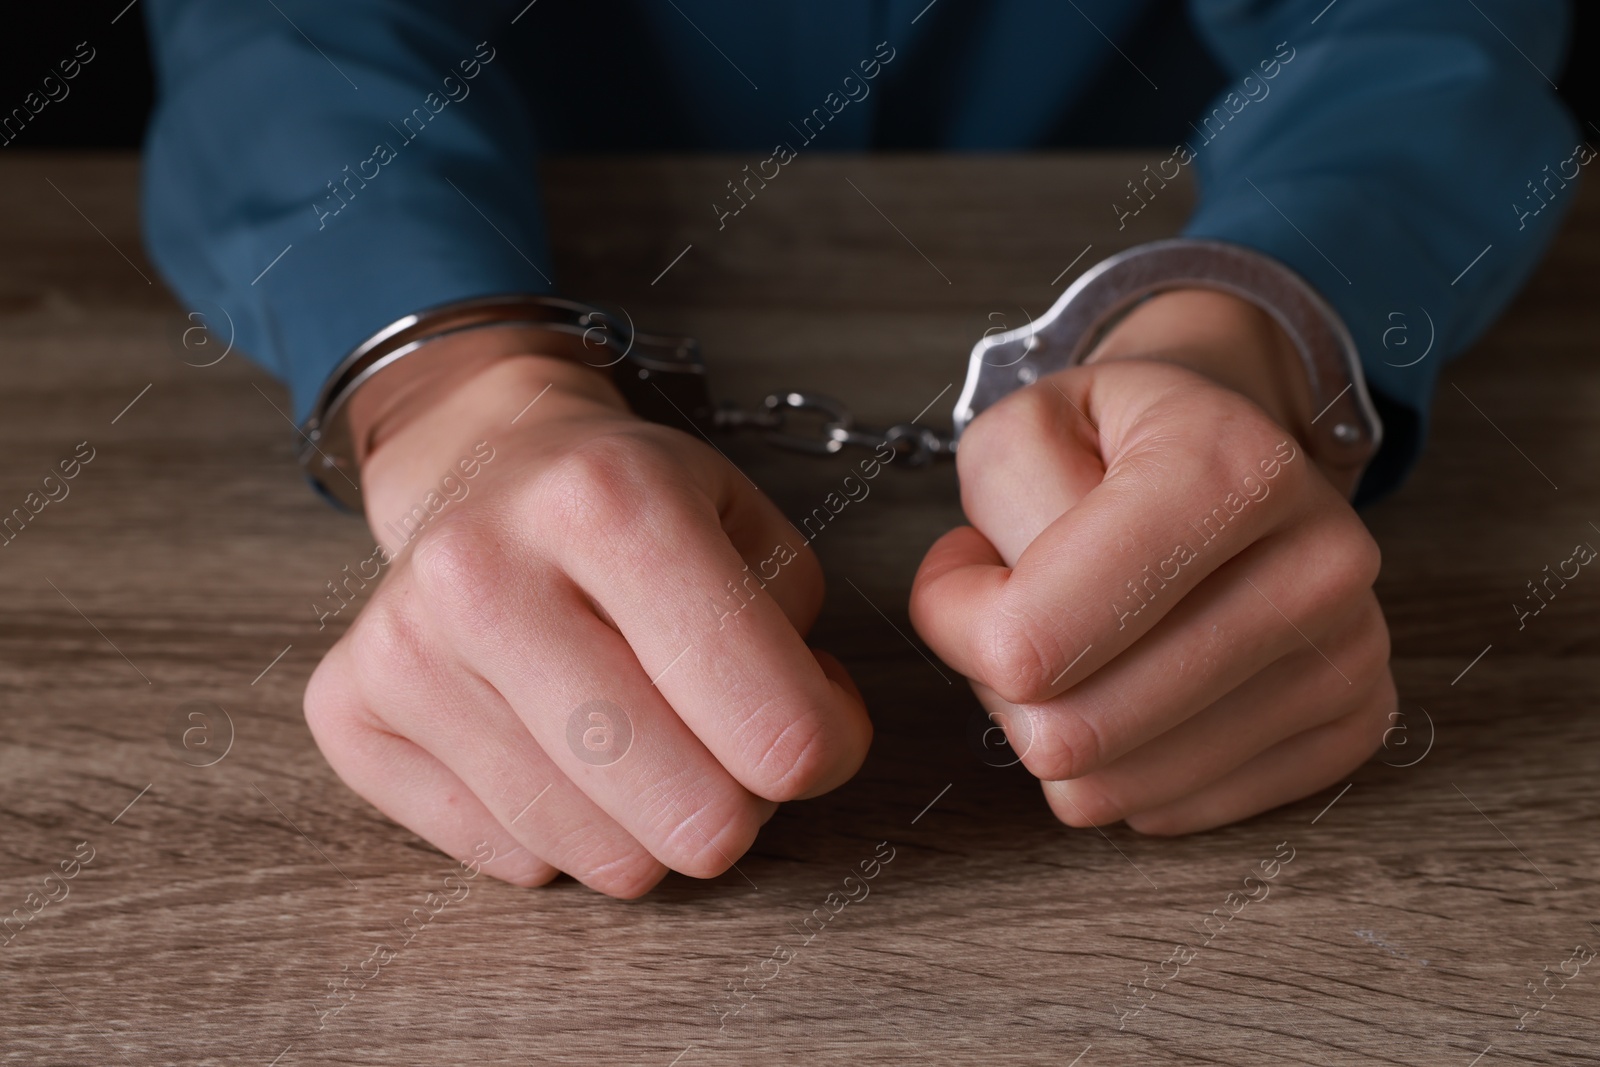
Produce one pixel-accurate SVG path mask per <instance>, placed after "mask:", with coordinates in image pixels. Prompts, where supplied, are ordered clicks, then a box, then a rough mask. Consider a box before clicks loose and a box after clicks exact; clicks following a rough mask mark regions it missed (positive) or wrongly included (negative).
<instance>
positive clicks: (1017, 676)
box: [974, 613, 1056, 704]
mask: <svg viewBox="0 0 1600 1067" xmlns="http://www.w3.org/2000/svg"><path fill="white" fill-rule="evenodd" d="M1039 635H1040V629H1039V627H1038V626H1037V625H1035V624H1034V623H1032V622H1031V621H1029V620H1027V619H1024V618H1019V617H1017V616H1015V615H1011V614H1009V613H1008V614H1001V615H996V616H995V617H994V618H993V619H992V620H991V621H990V622H989V623H988V624H987V625H986V626H984V627H983V628H982V630H981V631H980V638H979V644H978V647H977V648H976V649H975V650H974V651H975V653H976V658H977V663H976V667H977V670H978V680H979V681H981V682H983V684H985V685H987V686H988V687H989V688H990V689H993V690H994V691H995V692H996V693H998V694H1000V697H1001V699H1003V700H1005V701H1007V702H1009V703H1012V704H1029V703H1033V702H1034V701H1038V700H1042V699H1044V698H1045V697H1046V696H1047V695H1048V692H1049V688H1050V679H1051V678H1052V677H1054V675H1053V674H1052V672H1051V669H1050V665H1051V664H1052V663H1053V662H1054V660H1055V658H1056V650H1055V649H1054V648H1053V647H1052V648H1050V649H1048V650H1047V649H1045V648H1044V647H1042V644H1041V642H1040V640H1039Z"/></svg>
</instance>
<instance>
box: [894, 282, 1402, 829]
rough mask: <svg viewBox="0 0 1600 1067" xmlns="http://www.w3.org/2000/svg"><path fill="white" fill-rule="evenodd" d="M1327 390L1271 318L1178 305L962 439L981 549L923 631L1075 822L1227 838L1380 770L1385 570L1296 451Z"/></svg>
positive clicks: (946, 584) (986, 418) (930, 611)
mask: <svg viewBox="0 0 1600 1067" xmlns="http://www.w3.org/2000/svg"><path fill="white" fill-rule="evenodd" d="M1305 390H1306V386H1305V383H1304V378H1303V376H1302V373H1301V372H1300V371H1299V369H1298V366H1297V364H1296V363H1295V356H1294V354H1293V352H1292V350H1290V349H1289V348H1288V342H1287V339H1286V338H1284V337H1283V336H1282V335H1281V334H1279V333H1278V331H1277V328H1276V327H1275V326H1274V325H1272V324H1271V322H1270V320H1268V319H1267V318H1266V316H1265V315H1263V314H1262V313H1261V312H1259V311H1257V310H1256V309H1254V308H1253V307H1251V306H1250V305H1247V304H1245V303H1243V302H1241V301H1238V300H1236V299H1235V298H1233V297H1229V296H1223V295H1221V294H1215V293H1204V292H1198V291H1194V292H1180V293H1172V294H1167V295H1165V296H1162V297H1158V298H1155V299H1153V300H1150V301H1147V302H1146V303H1145V304H1144V305H1142V306H1141V308H1140V309H1139V310H1138V311H1136V312H1134V313H1133V314H1132V315H1130V316H1129V317H1128V318H1127V319H1126V320H1124V322H1123V324H1122V325H1121V326H1119V327H1118V329H1117V330H1116V331H1115V332H1114V333H1112V334H1111V335H1110V336H1109V337H1108V338H1107V340H1106V341H1105V342H1104V343H1103V344H1102V346H1101V347H1100V348H1099V349H1098V350H1097V351H1096V353H1095V354H1094V355H1093V357H1092V358H1091V360H1090V362H1089V363H1088V364H1087V365H1085V366H1081V367H1076V368H1073V369H1070V370H1066V371H1062V372H1060V373H1058V374H1054V375H1051V376H1048V377H1045V378H1043V379H1041V380H1040V381H1038V382H1037V383H1035V384H1033V385H1032V386H1030V387H1029V388H1027V389H1024V390H1022V391H1020V392H1017V393H1014V394H1012V395H1011V396H1009V397H1007V398H1006V399H1005V400H1004V401H1002V402H1001V403H999V404H997V405H995V406H994V407H993V408H991V409H990V410H988V411H987V412H985V413H984V414H983V415H981V416H980V417H979V418H978V419H976V420H975V421H974V422H973V423H972V425H971V426H970V427H969V428H968V429H967V431H966V433H965V434H964V435H963V437H962V439H961V447H960V451H959V452H958V453H957V466H958V470H959V473H960V478H961V500H962V506H963V509H964V510H965V512H966V515H967V518H968V520H969V521H970V522H971V524H972V525H971V526H966V527H961V528H958V529H956V530H953V531H951V532H950V533H948V534H946V535H945V536H944V537H943V538H941V539H940V540H939V541H938V542H937V543H936V544H935V545H934V546H933V548H932V549H931V550H930V551H929V552H928V555H927V558H926V559H925V560H924V561H923V564H922V567H921V570H920V571H919V573H918V575H917V578H916V582H915V586H914V588H913V592H912V599H911V616H912V621H913V622H914V623H915V625H916V627H917V630H918V631H919V632H920V633H921V634H922V636H923V638H924V639H925V640H926V641H927V642H928V644H929V646H930V647H932V648H933V649H934V650H935V651H936V652H937V653H938V654H939V655H940V656H942V657H943V658H944V659H945V660H946V661H947V662H948V663H950V664H951V665H952V666H953V667H955V668H956V669H957V670H959V671H961V672H962V673H963V674H965V675H966V676H967V677H968V678H969V679H970V680H971V683H972V687H973V689H974V691H975V692H976V694H977V696H978V699H979V701H980V702H981V703H982V705H983V707H984V708H985V709H986V710H987V711H988V712H989V714H990V716H991V718H993V719H994V720H995V721H996V722H997V723H999V724H1000V725H1001V726H1003V727H1004V728H1005V730H1006V733H1007V737H1008V739H1009V741H1010V743H1011V745H1012V746H1013V747H1014V749H1015V751H1016V752H1017V753H1018V755H1019V756H1020V758H1021V761H1022V763H1023V765H1024V766H1026V767H1027V768H1028V770H1029V771H1031V772H1032V773H1033V774H1034V775H1036V776H1037V777H1038V778H1040V779H1042V780H1043V787H1044V792H1045V796H1046V798H1047V800H1048V802H1049V804H1050V806H1051V808H1052V809H1053V810H1054V812H1055V813H1056V815H1057V816H1058V817H1059V818H1060V819H1061V820H1062V821H1064V822H1066V823H1068V824H1070V825H1073V826H1090V825H1101V824H1104V823H1110V822H1116V821H1118V820H1124V821H1126V822H1127V823H1128V824H1129V825H1130V826H1132V827H1133V828H1134V829H1136V830H1140V831H1144V832H1147V833H1155V834H1174V833H1184V832H1187V831H1193V830H1203V829H1207V828H1209V827H1214V826H1217V825H1220V824H1222V823H1227V822H1231V821H1233V820H1236V819H1241V818H1244V817H1246V816H1249V815H1252V814H1255V813H1257V812H1260V811H1263V810H1265V809H1267V808H1271V807H1274V806H1277V805H1279V804H1283V803H1286V802H1288V801H1291V800H1295V799H1297V798H1300V797H1303V796H1306V795H1308V794H1310V793H1313V792H1315V791H1317V790H1319V789H1322V788H1323V787H1325V786H1327V785H1329V784H1331V783H1333V782H1335V781H1337V780H1338V779H1339V778H1341V777H1342V776H1343V775H1345V774H1347V773H1348V772H1349V771H1350V770H1351V769H1352V768H1354V767H1355V766H1357V765H1358V764H1360V763H1362V762H1363V761H1365V760H1366V759H1367V757H1368V756H1370V755H1371V754H1372V752H1373V751H1374V750H1375V749H1376V748H1377V747H1378V745H1379V742H1380V740H1381V738H1382V736H1383V732H1384V730H1385V729H1386V728H1387V727H1388V726H1389V724H1390V722H1389V713H1390V712H1391V711H1393V710H1394V708H1395V705H1396V696H1395V687H1394V681H1393V679H1392V677H1391V675H1390V672H1389V666H1388V659H1389V637H1388V629H1387V627H1386V625H1385V622H1384V618H1383V612H1382V610H1381V608H1380V607H1379V605H1378V601H1377V598H1376V596H1374V594H1373V591H1372V585H1373V582H1374V581H1375V580H1376V578H1377V574H1378V565H1379V554H1378V549H1377V546H1376V544H1375V543H1374V542H1373V540H1372V538H1371V536H1370V535H1369V534H1368V533H1367V531H1366V528H1365V527H1364V526H1363V525H1362V523H1361V521H1360V519H1358V518H1357V516H1356V514H1355V512H1354V510H1352V508H1351V507H1350V505H1349V503H1348V502H1347V501H1346V493H1347V492H1348V491H1349V488H1350V487H1349V486H1348V485H1341V486H1339V487H1337V488H1336V487H1335V486H1334V485H1333V484H1331V483H1330V481H1329V479H1328V478H1327V477H1325V476H1324V475H1323V474H1322V473H1321V472H1320V471H1319V470H1318V468H1317V467H1316V466H1315V465H1314V463H1313V462H1312V460H1311V459H1310V457H1309V456H1308V455H1307V454H1306V452H1305V450H1304V448H1303V447H1302V446H1301V445H1300V443H1299V440H1298V439H1297V435H1298V432H1299V431H1300V429H1301V428H1303V427H1304V426H1305V425H1306V423H1307V421H1308V420H1309V418H1310V416H1309V414H1308V412H1307V410H1306V409H1307V408H1308V406H1309V398H1308V396H1307V395H1306V392H1305Z"/></svg>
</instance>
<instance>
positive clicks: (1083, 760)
mask: <svg viewBox="0 0 1600 1067" xmlns="http://www.w3.org/2000/svg"><path fill="white" fill-rule="evenodd" d="M1030 726H1031V729H1032V736H1030V737H1027V738H1024V739H1023V744H1024V749H1023V752H1022V755H1021V757H1020V758H1021V759H1022V765H1023V766H1024V767H1026V768H1027V769H1028V772H1029V773H1030V774H1032V775H1033V776H1034V777H1035V778H1039V779H1042V780H1044V781H1052V782H1065V781H1067V780H1069V779H1076V778H1082V777H1083V776H1084V775H1086V774H1089V773H1091V772H1092V771H1093V770H1094V769H1095V768H1096V767H1098V766H1100V764H1101V762H1102V760H1101V755H1100V754H1101V752H1102V751H1103V750H1104V743H1103V741H1102V740H1101V737H1100V734H1099V731H1097V730H1096V729H1095V727H1094V726H1093V725H1092V723H1091V721H1090V720H1089V719H1088V718H1086V717H1085V716H1083V715H1079V714H1077V713H1075V712H1071V711H1067V712H1059V711H1052V712H1050V713H1047V714H1046V715H1035V716H1032V717H1031V718H1030ZM1013 744H1015V742H1013Z"/></svg>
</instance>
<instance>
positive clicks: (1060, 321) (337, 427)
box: [297, 238, 1383, 511]
mask: <svg viewBox="0 0 1600 1067" xmlns="http://www.w3.org/2000/svg"><path fill="white" fill-rule="evenodd" d="M1173 289H1213V290H1220V291H1222V292H1226V293H1230V294H1232V295H1234V296H1237V297H1239V298H1241V299H1243V300H1246V301H1248V302H1250V303H1252V304H1255V305H1256V306H1258V307H1260V308H1261V309H1262V310H1264V311H1265V312H1267V313H1268V314H1269V315H1271V316H1272V318H1273V319H1274V321H1276V322H1277V324H1278V325H1279V326H1280V327H1281V328H1282V329H1283V331H1284V333H1285V334H1287V335H1288V337H1289V338H1290V340H1291V341H1292V342H1293V343H1294V346H1295V348H1296V350H1297V351H1298V352H1299V355H1300V358H1301V361H1302V363H1303V365H1304V367H1305V370H1306V377H1307V380H1308V381H1309V383H1310V387H1311V396H1312V402H1313V407H1314V408H1315V409H1316V410H1317V412H1318V413H1317V415H1316V417H1315V418H1313V419H1312V423H1311V431H1310V433H1311V439H1310V440H1308V441H1306V442H1304V444H1305V445H1306V447H1307V449H1308V450H1309V451H1310V452H1311V455H1312V457H1313V459H1314V460H1315V461H1316V462H1317V463H1319V464H1321V465H1322V466H1324V467H1325V468H1327V469H1329V470H1332V471H1338V472H1343V473H1359V471H1360V470H1361V468H1363V467H1364V466H1365V465H1366V463H1367V462H1368V461H1369V460H1370V459H1371V458H1372V456H1373V455H1374V454H1375V453H1376V452H1377V450H1378V446H1379V444H1380V443H1381V442H1382V438H1383V427H1382V424H1381V423H1380V422H1379V420H1378V415H1377V412H1376V410H1375V409H1374V407H1373V404H1372V399H1371V397H1370V396H1369V395H1368V393H1367V388H1366V380H1365V377H1364V375H1363V374H1362V372H1361V361H1360V355H1359V353H1358V352H1357V350H1356V346H1355V342H1354V341H1353V340H1352V339H1351V337H1350V332H1349V330H1347V329H1346V328H1345V325H1344V323H1343V321H1342V320H1341V319H1340V318H1339V316H1338V314H1337V313H1336V312H1335V311H1334V310H1333V309H1332V308H1331V307H1330V306H1329V305H1328V303H1327V302H1326V301H1325V300H1323V299H1322V297H1321V296H1319V295H1318V294H1317V292H1316V291H1315V290H1314V289H1312V288H1311V286H1310V285H1309V284H1307V283H1306V282H1305V281H1304V280H1303V279H1301V278H1300V276H1299V275H1297V274H1295V273H1294V272H1293V271H1292V270H1290V269H1289V268H1288V267H1286V266H1284V265H1283V264H1281V263H1279V262H1278V261H1277V260H1275V259H1272V258H1270V257H1268V256H1265V255H1262V254H1261V253H1259V252H1255V251H1252V250H1250V249H1248V248H1245V247H1243V246H1241V245H1235V244H1230V243H1228V242H1224V241H1211V240H1195V239H1189V238H1178V239H1173V240H1166V241H1155V242H1151V243H1149V244H1143V245H1137V246H1135V247H1133V248H1130V249H1127V250H1125V251H1122V252H1118V253H1116V254H1115V255H1113V256H1110V257H1109V258H1107V259H1105V260H1102V261H1101V262H1100V263H1098V264H1096V265H1095V266H1093V267H1091V268H1089V269H1088V270H1087V271H1085V272H1084V273H1083V275H1082V276H1080V277H1079V278H1078V279H1077V281H1075V282H1073V284H1072V285H1071V286H1070V287H1069V288H1068V289H1067V290H1066V291H1065V292H1064V293H1062V294H1061V296H1060V297H1059V298H1058V299H1057V300H1056V302H1055V304H1054V305H1053V306H1052V307H1051V308H1050V310H1049V311H1048V312H1046V313H1045V314H1044V315H1043V316H1041V317H1040V318H1038V319H1036V320H1034V321H1033V322H1031V323H1029V324H1028V325H1027V326H1024V327H1020V328H1018V329H1015V330H1009V331H1007V332H1005V333H1000V334H996V335H994V336H985V337H983V338H982V339H981V340H979V341H978V343H977V344H976V345H975V346H974V347H973V349H972V354H971V356H970V358H969V360H968V363H967V378H966V384H965V386H964V387H963V389H962V391H961V394H960V397H959V398H958V399H957V400H956V405H955V412H954V417H953V420H952V422H953V432H952V433H949V434H945V433H941V432H939V431H938V430H935V429H932V428H930V427H927V426H921V425H918V424H916V423H901V424H898V425H895V426H891V427H888V428H887V429H882V430H876V429H872V428H869V427H865V426H861V425H858V424H857V423H856V421H855V419H854V418H853V417H852V415H851V413H850V411H849V409H848V408H846V407H845V406H844V405H843V404H840V403H839V402H838V401H836V400H833V399H832V398H830V397H826V396H822V395H819V394H814V393H805V392H800V391H797V390H786V391H782V392H776V393H773V394H771V395H769V396H768V397H767V398H766V400H765V401H764V402H763V404H762V406H761V409H760V410H759V411H747V410H744V409H741V408H739V407H737V406H736V405H733V404H730V403H726V402H724V403H721V404H718V403H714V402H713V400H712V398H711V392H710V388H709V385H708V383H707V380H706V364H705V360H704V358H703V357H702V355H701V352H700V346H699V343H698V342H696V341H695V339H694V338H691V337H670V336H660V335H655V334H648V333H643V332H640V331H639V330H637V329H635V328H634V325H633V322H632V320H631V318H630V317H628V316H627V315H626V313H624V314H623V315H622V316H621V317H619V316H618V315H617V314H616V313H614V312H611V311H608V310H606V309H603V308H600V307H596V306H593V305H589V304H583V303H579V302H577V301H574V300H567V299H564V298H561V297H552V296H534V295H522V294H512V295H505V296H493V297H484V298H479V299H472V300H463V301H457V302H454V303H450V304H444V305H440V306H438V307H434V308H430V309H427V310H425V311H420V312H418V313H416V314H413V315H407V316H406V317H405V318H402V319H400V320H398V321H396V322H394V323H391V324H390V325H389V326H386V327H384V328H383V329H382V330H379V331H378V332H377V333H375V334H373V335H372V336H371V337H369V338H368V339H367V340H365V341H363V342H362V343H361V344H359V345H357V346H356V348H355V349H354V350H352V351H351V352H350V354H349V355H347V356H346V357H345V358H344V359H343V360H341V361H340V363H339V365H338V367H336V368H335V369H334V371H333V373H332V374H331V375H329V377H328V379H327V380H326V382H324V384H323V387H322V390H321V392H320V393H319V395H318V397H317V400H316V402H315V404H314V405H313V407H312V412H311V415H310V416H309V417H308V418H307V419H306V421H305V423H304V424H303V425H302V426H301V442H300V445H299V447H298V449H297V452H298V458H299V460H300V464H301V466H302V468H303V469H304V470H305V472H306V475H307V476H308V477H309V478H310V479H311V481H312V483H313V484H314V485H316V486H317V487H318V488H319V489H321V490H322V491H323V492H324V493H325V494H326V495H328V496H330V497H332V498H333V499H334V500H336V501H337V502H339V503H341V504H343V505H344V506H345V507H348V508H350V509H351V510H355V511H359V510H360V509H361V489H360V484H359V483H360V477H359V473H360V472H359V463H358V461H357V458H356V457H357V450H356V447H355V445H356V442H354V441H353V440H352V438H351V433H350V422H349V406H350V401H351V398H352V397H354V395H355V393H356V391H357V390H359V389H362V388H365V387H368V386H369V385H374V387H376V385H375V383H379V382H381V387H382V388H384V389H396V390H399V389H403V388H405V387H406V385H407V381H408V379H409V378H419V377H421V376H424V375H426V374H427V373H428V368H427V367H426V364H427V362H428V361H427V360H425V359H421V360H419V359H408V358H407V357H410V356H412V355H413V354H414V353H417V352H419V351H427V346H428V345H430V343H432V342H435V341H439V340H442V339H444V338H447V337H454V336H457V335H459V334H461V333H464V332H466V331H470V330H479V329H484V328H488V327H501V326H521V327H530V328H533V329H536V330H538V331H539V332H540V333H541V334H544V335H546V336H545V337H544V340H546V341H547V342H548V343H547V344H541V346H540V349H539V351H540V354H542V355H551V356H559V357H563V358H567V359H571V360H574V361H576V362H580V363H583V364H585V365H587V366H590V367H593V368H595V369H596V370H609V371H610V372H611V375H612V380H613V381H614V382H615V384H616V386H617V388H618V390H619V391H620V392H621V393H622V396H623V398H624V399H625V400H626V401H627V403H628V405H629V407H630V408H631V409H632V410H633V411H634V412H635V413H636V414H638V415H639V416H641V417H643V418H646V419H650V420H652V421H655V422H661V423H665V424H668V425H674V426H678V427H680V428H684V429H688V430H691V431H693V432H695V433H698V434H700V435H701V436H705V437H707V438H709V436H710V435H711V434H712V433H714V432H717V431H728V430H741V429H755V430H761V431H764V432H765V433H766V435H767V439H768V440H769V441H770V442H771V443H773V444H775V445H778V446H779V447H784V448H790V449H794V450H798V451H803V452H811V453H816V454H820V455H830V454H833V453H836V452H839V451H840V450H842V449H844V448H845V447H847V446H861V447H866V448H878V447H881V446H882V445H884V444H888V445H890V446H891V447H892V448H894V449H895V451H896V453H897V454H898V455H900V456H901V457H903V459H904V461H905V465H907V466H920V465H922V464H925V463H928V462H930V461H931V460H934V459H938V458H949V457H951V456H953V455H954V454H955V451H956V447H957V444H958V442H959V440H960V437H961V433H962V431H963V430H965V429H966V427H967V426H968V425H970V424H971V422H972V420H973V419H976V418H977V417H978V416H979V415H981V414H983V412H984V411H985V410H987V409H988V408H990V407H992V406H993V405H994V404H996V403H998V402H999V401H1000V400H1001V399H1003V398H1004V397H1006V396H1007V395H1009V394H1010V393H1012V392H1014V391H1016V390H1018V389H1021V388H1024V387H1026V386H1028V385H1031V384H1033V383H1034V382H1036V381H1038V380H1039V378H1041V377H1042V376H1044V375H1046V374H1051V373H1053V372H1055V371H1058V370H1064V369H1066V368H1068V367H1072V366H1076V365H1077V364H1079V363H1081V362H1083V360H1084V358H1085V357H1087V356H1088V354H1089V353H1090V352H1091V351H1092V350H1093V349H1094V346H1095V345H1096V344H1097V343H1098V341H1099V340H1100V338H1101V337H1103V336H1104V335H1105V333H1106V332H1107V330H1109V329H1110V327H1111V326H1113V325H1115V323H1116V322H1117V321H1118V320H1120V319H1121V317H1122V316H1123V315H1125V314H1126V313H1127V312H1128V311H1129V310H1130V309H1132V308H1133V307H1134V306H1135V305H1136V304H1138V303H1139V302H1140V301H1142V300H1144V299H1146V298H1147V297H1150V296H1152V295H1154V294H1156V293H1160V292H1165V291H1168V290H1173ZM436 348H437V346H436ZM796 414H809V415H813V416H817V417H820V418H821V420H822V426H821V434H820V436H815V437H806V436H802V435H800V434H797V433H795V432H792V431H791V430H790V429H789V428H788V421H789V418H790V416H792V415H796ZM1319 424H1320V425H1319ZM1351 480H1352V482H1353V480H1354V479H1353V478H1352V479H1351Z"/></svg>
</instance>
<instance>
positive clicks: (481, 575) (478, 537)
mask: <svg viewBox="0 0 1600 1067" xmlns="http://www.w3.org/2000/svg"><path fill="white" fill-rule="evenodd" d="M498 553H499V545H498V544H497V541H496V538H495V536H494V534H493V533H491V532H490V531H488V530H486V529H484V528H483V527H481V526H479V525H477V524H476V523H472V522H462V521H451V520H449V519H447V520H445V521H444V522H441V523H440V524H439V525H438V526H435V527H434V528H433V529H431V530H429V531H428V532H427V533H426V534H425V535H424V536H423V537H422V538H421V539H420V540H419V541H418V542H417V544H416V546H415V547H414V548H413V549H412V557H411V568H410V569H411V575H412V578H413V580H414V581H415V583H416V588H417V592H418V593H419V594H420V596H421V598H422V599H423V600H424V601H425V602H426V603H428V604H431V605H436V606H437V607H438V609H439V610H441V611H443V612H444V613H445V614H447V615H449V616H450V617H452V618H459V617H463V616H466V617H470V616H473V615H478V614H481V613H483V611H484V610H485V607H486V606H487V605H489V604H492V603H494V601H495V599H496V597H497V593H498V591H499V590H500V588H501V586H502V582H503V574H502V573H501V571H500V568H498V567H495V566H493V565H492V562H491V561H492V560H493V558H494V557H495V556H496V555H497V554H498Z"/></svg>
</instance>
